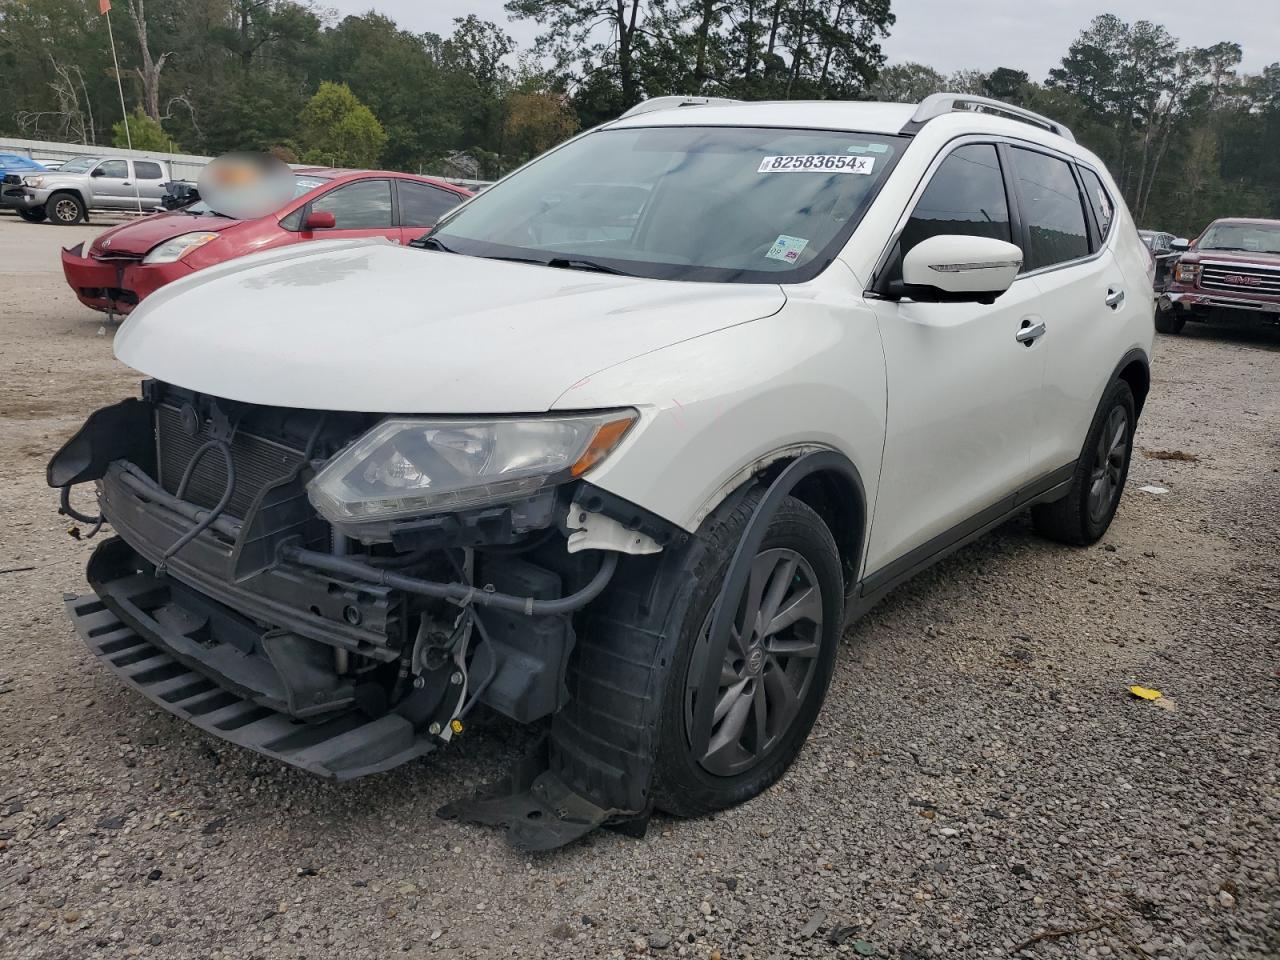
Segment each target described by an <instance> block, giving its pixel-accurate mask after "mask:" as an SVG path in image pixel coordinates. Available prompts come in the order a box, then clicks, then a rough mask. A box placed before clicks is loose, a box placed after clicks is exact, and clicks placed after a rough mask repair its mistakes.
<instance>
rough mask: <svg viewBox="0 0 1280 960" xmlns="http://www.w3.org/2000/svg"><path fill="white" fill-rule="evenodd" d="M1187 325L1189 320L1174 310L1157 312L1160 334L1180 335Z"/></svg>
mask: <svg viewBox="0 0 1280 960" xmlns="http://www.w3.org/2000/svg"><path fill="white" fill-rule="evenodd" d="M1186 325H1187V318H1186V317H1184V316H1183V315H1182V314H1180V313H1174V312H1173V311H1172V310H1157V311H1156V331H1157V332H1158V333H1169V334H1178V333H1181V332H1182V328H1183V327H1185V326H1186Z"/></svg>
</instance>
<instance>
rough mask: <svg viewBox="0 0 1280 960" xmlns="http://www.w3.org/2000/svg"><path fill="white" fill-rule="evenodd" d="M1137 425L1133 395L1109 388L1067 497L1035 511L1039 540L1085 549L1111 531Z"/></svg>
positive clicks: (1121, 386) (1119, 385) (1124, 388)
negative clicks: (1059, 542) (1053, 541)
mask: <svg viewBox="0 0 1280 960" xmlns="http://www.w3.org/2000/svg"><path fill="white" fill-rule="evenodd" d="M1137 420H1138V417H1137V411H1136V407H1135V405H1134V402H1133V391H1132V390H1131V389H1130V388H1129V384H1127V383H1125V381H1123V380H1117V381H1116V382H1115V383H1113V384H1112V385H1111V386H1110V387H1108V388H1107V392H1106V393H1105V394H1103V396H1102V402H1101V403H1100V404H1099V405H1098V412H1097V413H1096V414H1094V418H1093V424H1092V426H1090V428H1089V436H1088V438H1087V439H1086V440H1085V444H1084V450H1083V451H1082V452H1081V454H1080V459H1079V460H1078V461H1077V462H1076V469H1075V473H1073V474H1072V478H1071V489H1070V490H1069V491H1068V493H1067V495H1066V496H1065V497H1063V498H1062V499H1061V500H1056V501H1054V502H1053V503H1043V504H1040V505H1038V506H1035V507H1032V508H1031V518H1032V521H1033V522H1034V523H1035V527H1036V530H1037V531H1038V532H1039V533H1040V534H1041V535H1043V536H1045V537H1048V538H1049V539H1050V540H1058V541H1061V542H1062V543H1071V544H1076V545H1077V546H1084V545H1085V544H1090V543H1095V542H1096V541H1097V540H1098V539H1099V538H1100V537H1101V536H1102V535H1103V534H1104V533H1106V532H1107V528H1108V527H1109V526H1111V519H1112V518H1113V517H1114V516H1115V514H1116V508H1117V507H1118V506H1119V505H1120V494H1121V493H1123V491H1124V484H1125V481H1126V480H1127V479H1128V476H1129V458H1130V456H1131V455H1132V453H1133V431H1134V428H1135V427H1136V425H1137Z"/></svg>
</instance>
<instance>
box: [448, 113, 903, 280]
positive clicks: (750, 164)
mask: <svg viewBox="0 0 1280 960" xmlns="http://www.w3.org/2000/svg"><path fill="white" fill-rule="evenodd" d="M904 142H905V141H904V140H903V138H901V137H896V136H886V135H882V134H876V135H867V134H858V133H848V132H840V131H830V130H807V129H806V130H784V129H761V128H741V127H641V128H635V127H632V128H623V129H611V130H602V131H598V132H596V133H591V134H588V135H586V136H585V137H582V138H580V139H578V140H576V141H573V142H571V143H569V144H566V145H565V146H564V147H561V148H560V149H558V150H555V151H553V152H551V153H549V154H547V155H546V156H545V157H543V158H542V159H540V160H538V161H537V162H536V163H534V164H532V165H531V166H529V167H528V168H526V169H525V170H523V171H522V172H520V173H518V174H516V175H515V176H513V177H510V178H509V179H507V180H505V181H503V182H501V183H498V184H497V185H495V186H493V187H491V188H490V189H489V190H487V191H485V192H484V193H482V194H481V195H480V196H479V197H477V198H476V199H475V200H472V201H471V202H470V203H469V204H467V205H466V206H465V207H462V208H461V209H460V210H458V212H457V213H456V214H454V215H451V216H449V217H447V218H446V219H445V220H444V221H443V222H442V223H441V225H440V226H439V227H438V228H437V229H436V230H435V231H434V233H433V234H432V236H431V239H429V240H428V241H427V245H429V246H435V247H437V248H443V249H446V250H450V251H453V252H455V253H461V254H466V255H470V256H477V257H494V258H506V259H519V260H529V261H533V262H537V263H548V262H552V263H555V264H559V265H561V266H569V267H579V268H583V269H592V268H596V269H607V270H611V271H616V272H620V273H627V274H633V275H636V276H643V277H653V278H657V279H665V280H707V281H718V282H736V283H779V282H798V281H802V280H807V279H809V278H811V277H813V276H816V275H817V274H818V273H819V272H820V271H821V270H822V269H823V268H824V267H825V266H826V265H827V264H828V263H830V262H831V260H832V259H833V258H834V257H835V255H836V254H837V253H838V252H839V250H840V247H841V246H842V245H843V243H844V241H845V240H846V239H847V238H848V236H849V234H850V233H852V231H853V229H854V227H856V226H857V224H858V221H859V220H861V218H862V215H863V213H864V212H865V211H866V208H867V206H868V205H869V204H870V202H871V200H872V198H873V197H874V196H875V193H876V191H877V190H878V189H879V185H880V184H881V183H883V182H884V180H885V178H886V177H887V176H888V173H889V171H890V170H891V168H892V167H893V165H894V163H895V161H896V159H897V156H898V153H899V152H900V150H901V149H902V147H903V145H904ZM584 261H586V263H584Z"/></svg>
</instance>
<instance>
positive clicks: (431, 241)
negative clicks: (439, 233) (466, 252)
mask: <svg viewBox="0 0 1280 960" xmlns="http://www.w3.org/2000/svg"><path fill="white" fill-rule="evenodd" d="M409 246H411V247H419V248H421V249H423V250H439V251H440V252H441V253H457V252H458V251H457V250H455V249H453V247H446V246H445V245H444V241H442V240H440V239H439V238H438V237H433V236H431V235H430V234H428V235H427V236H425V237H419V238H418V239H417V240H410V241H409Z"/></svg>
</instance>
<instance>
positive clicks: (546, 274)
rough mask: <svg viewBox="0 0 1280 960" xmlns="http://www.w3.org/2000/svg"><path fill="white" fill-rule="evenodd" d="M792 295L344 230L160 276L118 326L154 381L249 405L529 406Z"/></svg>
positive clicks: (119, 352)
mask: <svg viewBox="0 0 1280 960" xmlns="http://www.w3.org/2000/svg"><path fill="white" fill-rule="evenodd" d="M784 302H785V297H784V296H783V293H782V290H781V288H780V287H778V286H775V285H772V284H767V285H757V284H719V283H682V282H676V281H663V280H644V279H639V278H633V277H618V276H610V275H607V274H600V273H587V272H582V271H574V270H561V269H555V268H551V267H542V266H538V265H533V264H521V263H506V262H500V261H495V260H481V259H477V258H473V257H464V256H460V255H457V254H449V253H440V252H435V251H430V250H419V249H408V248H404V247H399V246H395V245H392V244H389V243H386V242H385V241H381V240H356V241H341V240H335V241H322V242H313V243H309V244H304V245H301V247H299V246H293V247H287V248H283V249H280V250H274V251H266V252H264V253H260V254H255V255H253V256H250V257H244V258H241V259H238V260H232V261H229V262H227V263H224V264H220V265H218V266H215V267H211V268H209V269H206V270H202V271H200V272H199V273H196V274H192V275H191V276H190V277H187V278H185V279H183V280H180V281H178V282H176V283H172V284H169V285H167V286H165V287H162V288H161V289H160V290H159V291H157V292H156V293H154V294H152V295H151V296H150V297H147V298H146V299H145V300H143V301H142V304H141V305H140V306H139V307H138V308H137V309H136V310H134V312H133V313H132V314H131V315H130V316H129V318H128V319H127V320H126V321H125V322H124V325H123V326H122V327H121V328H120V331H119V332H118V333H117V334H116V339H115V353H116V356H117V357H119V358H120V360H122V361H123V362H125V363H127V364H128V365H129V366H131V367H133V368H134V369H136V370H139V371H141V372H143V373H145V374H147V375H149V376H152V377H156V378H158V379H160V380H163V381H166V382H168V383H172V384H176V385H178V386H182V387H187V388H189V389H192V390H197V391H200V392H202V393H208V394H212V395H214V396H219V397H227V398H229V399H234V400H242V401H245V402H249V403H260V404H269V405H272V406H283V407H303V408H311V409H326V410H358V411H366V412H395V413H440V414H446V413H534V412H538V411H543V410H548V409H550V408H551V406H552V404H554V403H555V401H556V398H557V397H559V396H560V395H561V394H562V393H563V392H564V391H565V390H566V389H567V388H568V387H570V386H572V385H574V384H575V383H578V382H580V381H582V380H584V379H585V378H587V377H590V376H591V375H592V374H593V373H595V372H597V371H599V370H602V369H604V368H606V367H610V366H613V365H614V364H616V363H621V362H623V361H625V360H629V359H631V358H632V357H635V356H639V355H640V354H643V353H648V352H650V351H653V350H658V349H661V348H662V347H665V346H668V345H670V344H672V343H676V342H678V341H681V340H686V339H689V338H691V337H697V336H701V335H703V334H706V333H711V332H713V331H715V330H719V329H722V328H724V327H728V326H732V325H734V324H738V323H744V322H747V321H750V320H755V319H759V318H761V317H766V316H769V315H771V314H773V313H776V312H777V311H778V310H780V309H781V308H782V305H783V303H784ZM689 375H690V376H696V375H697V371H689ZM645 399H646V398H642V397H619V398H618V400H617V402H618V404H619V405H624V404H628V403H639V402H644V401H645Z"/></svg>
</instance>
